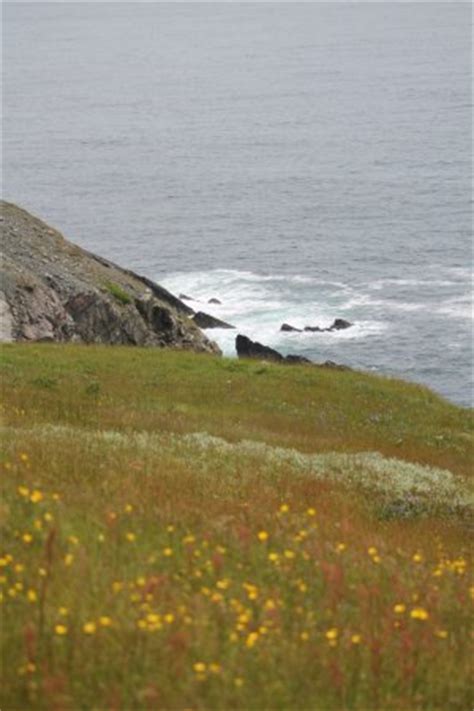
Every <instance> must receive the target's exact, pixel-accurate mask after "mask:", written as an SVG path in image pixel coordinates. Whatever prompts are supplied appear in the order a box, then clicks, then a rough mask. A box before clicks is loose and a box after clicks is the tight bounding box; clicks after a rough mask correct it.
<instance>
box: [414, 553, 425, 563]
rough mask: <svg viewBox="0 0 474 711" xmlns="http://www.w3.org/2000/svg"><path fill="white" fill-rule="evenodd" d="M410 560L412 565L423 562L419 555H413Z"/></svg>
mask: <svg viewBox="0 0 474 711" xmlns="http://www.w3.org/2000/svg"><path fill="white" fill-rule="evenodd" d="M412 560H413V562H414V563H421V561H422V560H423V556H422V555H421V553H415V555H414V556H413V558H412Z"/></svg>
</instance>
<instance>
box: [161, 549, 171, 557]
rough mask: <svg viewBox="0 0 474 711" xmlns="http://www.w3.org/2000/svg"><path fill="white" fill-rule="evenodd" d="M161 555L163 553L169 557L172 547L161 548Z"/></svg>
mask: <svg viewBox="0 0 474 711" xmlns="http://www.w3.org/2000/svg"><path fill="white" fill-rule="evenodd" d="M163 555H164V556H165V557H166V558H169V557H170V556H172V555H173V549H172V548H164V549H163Z"/></svg>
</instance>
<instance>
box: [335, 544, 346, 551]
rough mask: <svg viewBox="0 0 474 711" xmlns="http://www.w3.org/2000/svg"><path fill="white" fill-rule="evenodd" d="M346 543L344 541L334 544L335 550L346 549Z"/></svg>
mask: <svg viewBox="0 0 474 711" xmlns="http://www.w3.org/2000/svg"><path fill="white" fill-rule="evenodd" d="M346 547H347V546H346V544H345V543H338V544H337V546H336V552H337V553H343V552H344V551H345V550H346Z"/></svg>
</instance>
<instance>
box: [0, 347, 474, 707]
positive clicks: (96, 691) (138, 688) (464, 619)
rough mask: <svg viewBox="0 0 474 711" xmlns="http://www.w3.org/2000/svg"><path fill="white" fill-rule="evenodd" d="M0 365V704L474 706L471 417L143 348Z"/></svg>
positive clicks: (344, 384)
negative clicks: (473, 666) (0, 674)
mask: <svg viewBox="0 0 474 711" xmlns="http://www.w3.org/2000/svg"><path fill="white" fill-rule="evenodd" d="M0 365H1V371H0V372H1V386H2V406H1V407H2V421H3V425H2V442H1V444H2V449H1V457H0V467H1V501H0V523H1V527H2V537H1V548H0V590H1V594H0V600H1V607H0V609H1V621H2V630H1V643H2V680H1V687H2V689H1V696H0V707H1V709H2V711H26V709H41V710H44V711H50V710H53V711H55V710H57V711H60V710H62V709H68V710H71V711H79V710H81V711H82V710H84V711H106V710H107V711H132V710H133V711H142V710H143V711H145V710H150V711H164V710H171V709H173V710H176V711H185V709H187V710H189V711H191V710H192V711H227V710H231V709H236V710H237V709H238V710H241V711H247V710H248V711H251V710H255V711H265V710H268V711H270V710H272V711H273V710H278V711H280V710H281V711H283V710H285V711H290V710H291V711H333V710H334V711H336V710H337V711H342V710H345V709H359V710H361V711H372V710H373V711H386V710H387V711H388V710H391V709H393V710H399V711H416V710H418V709H420V710H421V709H429V710H430V711H431V710H435V709H440V710H441V709H443V710H445V709H469V708H472V705H473V698H472V697H473V694H472V651H473V650H472V643H473V636H474V635H473V626H472V621H473V618H472V611H473V599H474V582H473V579H472V573H471V571H472V551H471V549H470V532H471V530H472V454H473V450H472V442H473V434H472V430H473V427H472V425H473V421H472V411H470V410H466V409H461V408H458V407H456V406H454V405H452V404H450V403H448V402H446V401H445V400H443V399H441V398H440V397H438V396H437V395H435V394H434V393H432V392H430V391H429V390H427V389H426V388H423V387H421V386H417V385H413V384H408V383H403V382H400V381H397V380H393V379H389V378H381V377H375V376H372V375H367V374H362V373H356V372H351V371H333V370H331V369H321V368H311V367H307V366H291V367H289V366H278V365H273V364H265V363H261V362H250V361H247V362H243V361H236V360H229V359H219V358H215V357H211V356H205V355H202V356H199V355H195V354H191V353H182V352H173V351H165V350H163V351H161V350H155V349H136V348H135V349H134V348H119V347H91V346H76V345H61V346H59V345H52V344H41V345H20V344H15V345H13V344H12V345H6V346H3V347H2V351H1V354H0Z"/></svg>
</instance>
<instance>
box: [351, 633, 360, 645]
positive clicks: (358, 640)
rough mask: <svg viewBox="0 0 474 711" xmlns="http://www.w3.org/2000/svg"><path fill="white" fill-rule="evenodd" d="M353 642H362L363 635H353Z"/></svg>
mask: <svg viewBox="0 0 474 711" xmlns="http://www.w3.org/2000/svg"><path fill="white" fill-rule="evenodd" d="M351 642H352V644H360V643H361V642H362V635H360V634H353V635H352V637H351Z"/></svg>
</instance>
